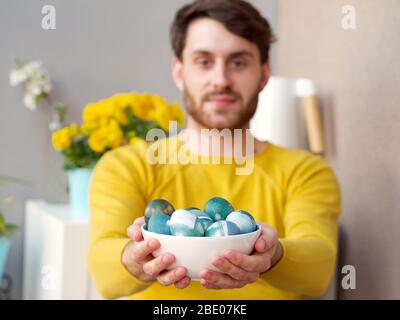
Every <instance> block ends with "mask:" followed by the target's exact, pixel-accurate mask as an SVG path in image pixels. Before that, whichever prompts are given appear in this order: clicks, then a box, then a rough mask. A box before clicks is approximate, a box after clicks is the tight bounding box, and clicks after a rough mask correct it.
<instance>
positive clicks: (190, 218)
mask: <svg viewBox="0 0 400 320" xmlns="http://www.w3.org/2000/svg"><path fill="white" fill-rule="evenodd" d="M169 227H170V229H171V234H172V235H174V236H183V237H203V236H204V230H205V229H204V228H203V225H202V223H201V222H200V220H199V219H198V217H197V215H196V214H194V213H193V212H190V211H187V210H183V209H181V210H176V211H174V213H173V214H172V215H171V219H170V220H169Z"/></svg>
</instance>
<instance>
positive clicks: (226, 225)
mask: <svg viewBox="0 0 400 320" xmlns="http://www.w3.org/2000/svg"><path fill="white" fill-rule="evenodd" d="M235 234H240V230H239V227H238V226H237V225H236V224H234V223H233V222H229V221H225V220H223V221H217V222H214V223H213V224H212V225H211V226H209V227H208V229H207V230H206V237H225V236H231V235H235Z"/></svg>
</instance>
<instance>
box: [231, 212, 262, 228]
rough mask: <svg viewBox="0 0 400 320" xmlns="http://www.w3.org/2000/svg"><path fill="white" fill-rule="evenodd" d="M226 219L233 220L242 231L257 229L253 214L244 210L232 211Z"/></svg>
mask: <svg viewBox="0 0 400 320" xmlns="http://www.w3.org/2000/svg"><path fill="white" fill-rule="evenodd" d="M226 221H229V222H232V223H234V224H236V225H237V226H238V227H239V230H240V233H249V232H253V231H254V230H256V229H257V224H256V222H255V221H254V218H253V216H252V215H251V214H250V213H248V212H247V211H244V210H237V211H232V212H231V213H230V214H229V215H228V216H227V217H226Z"/></svg>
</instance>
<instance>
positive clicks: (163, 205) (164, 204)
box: [144, 199, 175, 223]
mask: <svg viewBox="0 0 400 320" xmlns="http://www.w3.org/2000/svg"><path fill="white" fill-rule="evenodd" d="M174 210H175V209H174V207H173V206H172V204H170V203H169V202H168V201H167V200H164V199H154V200H152V201H150V203H149V204H148V205H147V207H146V209H145V210H144V220H145V221H146V223H149V220H150V217H151V216H152V215H154V214H156V213H164V214H166V215H169V216H170V215H171V214H172V213H173V212H174Z"/></svg>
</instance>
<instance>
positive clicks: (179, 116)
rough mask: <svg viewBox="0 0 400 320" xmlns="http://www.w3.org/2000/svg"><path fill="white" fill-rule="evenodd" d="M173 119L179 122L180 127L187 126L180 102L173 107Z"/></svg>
mask: <svg viewBox="0 0 400 320" xmlns="http://www.w3.org/2000/svg"><path fill="white" fill-rule="evenodd" d="M171 114H172V118H173V119H174V120H176V121H177V122H178V127H183V126H184V125H185V113H184V112H183V111H182V108H181V106H180V105H179V103H178V102H175V103H173V104H172V105H171Z"/></svg>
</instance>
